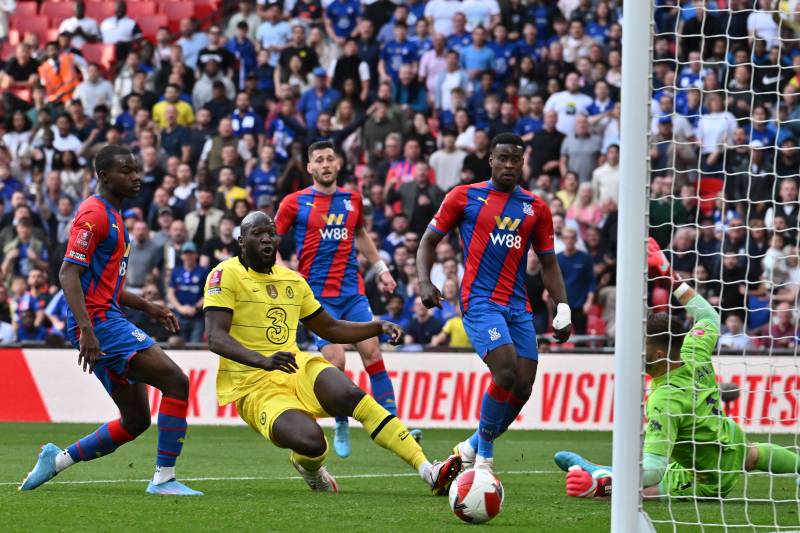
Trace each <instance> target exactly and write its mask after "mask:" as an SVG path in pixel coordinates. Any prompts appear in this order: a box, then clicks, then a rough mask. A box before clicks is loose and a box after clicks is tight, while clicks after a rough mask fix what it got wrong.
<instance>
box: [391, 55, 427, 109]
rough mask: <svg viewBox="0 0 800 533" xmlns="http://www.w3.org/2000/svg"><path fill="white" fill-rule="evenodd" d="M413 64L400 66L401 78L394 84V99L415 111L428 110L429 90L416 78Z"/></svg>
mask: <svg viewBox="0 0 800 533" xmlns="http://www.w3.org/2000/svg"><path fill="white" fill-rule="evenodd" d="M415 72H416V71H415V70H414V69H413V67H412V66H411V65H402V66H401V67H400V73H399V80H398V82H397V84H396V85H395V86H394V89H393V92H394V97H393V98H392V100H394V101H395V102H397V103H398V104H399V105H400V106H402V107H410V108H411V109H412V110H413V111H414V112H415V113H427V112H428V91H426V90H425V85H423V84H422V83H420V82H419V81H418V80H417V79H416V78H417V77H416V75H415Z"/></svg>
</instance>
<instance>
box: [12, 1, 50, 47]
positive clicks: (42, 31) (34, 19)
mask: <svg viewBox="0 0 800 533" xmlns="http://www.w3.org/2000/svg"><path fill="white" fill-rule="evenodd" d="M23 5H29V4H23ZM11 26H12V27H13V28H14V29H15V30H17V31H18V32H19V34H20V37H21V36H24V35H25V34H26V33H28V32H30V33H35V34H36V35H38V36H39V39H41V40H42V41H46V40H47V30H49V29H50V21H49V20H47V17H44V16H41V15H32V16H24V15H19V14H15V15H14V16H13V17H12V19H11Z"/></svg>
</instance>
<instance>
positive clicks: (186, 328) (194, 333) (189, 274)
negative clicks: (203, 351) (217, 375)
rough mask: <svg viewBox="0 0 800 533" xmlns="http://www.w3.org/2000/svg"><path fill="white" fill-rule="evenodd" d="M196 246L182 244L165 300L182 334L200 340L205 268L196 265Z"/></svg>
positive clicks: (187, 339)
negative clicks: (175, 317) (178, 262)
mask: <svg viewBox="0 0 800 533" xmlns="http://www.w3.org/2000/svg"><path fill="white" fill-rule="evenodd" d="M198 257H199V256H198V253H197V246H196V245H195V244H194V243H193V242H191V241H188V242H185V243H184V244H183V246H181V262H180V264H177V265H175V269H174V270H173V271H172V276H170V280H169V287H168V288H167V303H168V304H169V306H170V307H171V308H172V310H173V311H175V313H176V314H177V315H178V322H180V326H181V335H182V336H183V338H184V340H186V341H187V342H200V341H202V340H203V326H204V321H203V312H202V309H203V285H204V284H205V282H206V276H207V275H208V270H207V269H205V268H203V267H201V266H200V265H199V264H198Z"/></svg>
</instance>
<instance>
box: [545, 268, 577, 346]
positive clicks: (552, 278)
mask: <svg viewBox="0 0 800 533" xmlns="http://www.w3.org/2000/svg"><path fill="white" fill-rule="evenodd" d="M539 262H540V263H541V264H542V281H543V282H544V287H545V289H547V292H548V293H549V294H550V299H551V300H552V301H553V303H554V304H555V307H556V316H555V317H553V336H554V337H555V339H556V340H557V341H558V342H559V343H561V342H566V341H567V340H568V339H569V336H570V334H571V333H572V311H571V310H570V308H569V304H568V303H567V289H566V288H565V287H564V276H562V275H561V267H559V266H558V259H556V254H553V253H548V254H542V255H540V256H539Z"/></svg>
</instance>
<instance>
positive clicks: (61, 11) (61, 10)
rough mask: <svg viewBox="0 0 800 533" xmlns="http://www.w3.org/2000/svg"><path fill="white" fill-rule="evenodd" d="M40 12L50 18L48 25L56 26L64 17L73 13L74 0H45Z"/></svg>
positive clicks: (68, 16) (66, 17)
mask: <svg viewBox="0 0 800 533" xmlns="http://www.w3.org/2000/svg"><path fill="white" fill-rule="evenodd" d="M41 14H42V15H44V16H46V17H47V18H48V19H50V25H51V26H54V27H56V28H57V27H58V26H59V24H61V22H62V21H63V20H65V19H68V18H70V17H72V16H73V15H74V14H75V2H45V3H44V4H42V11H41Z"/></svg>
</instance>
